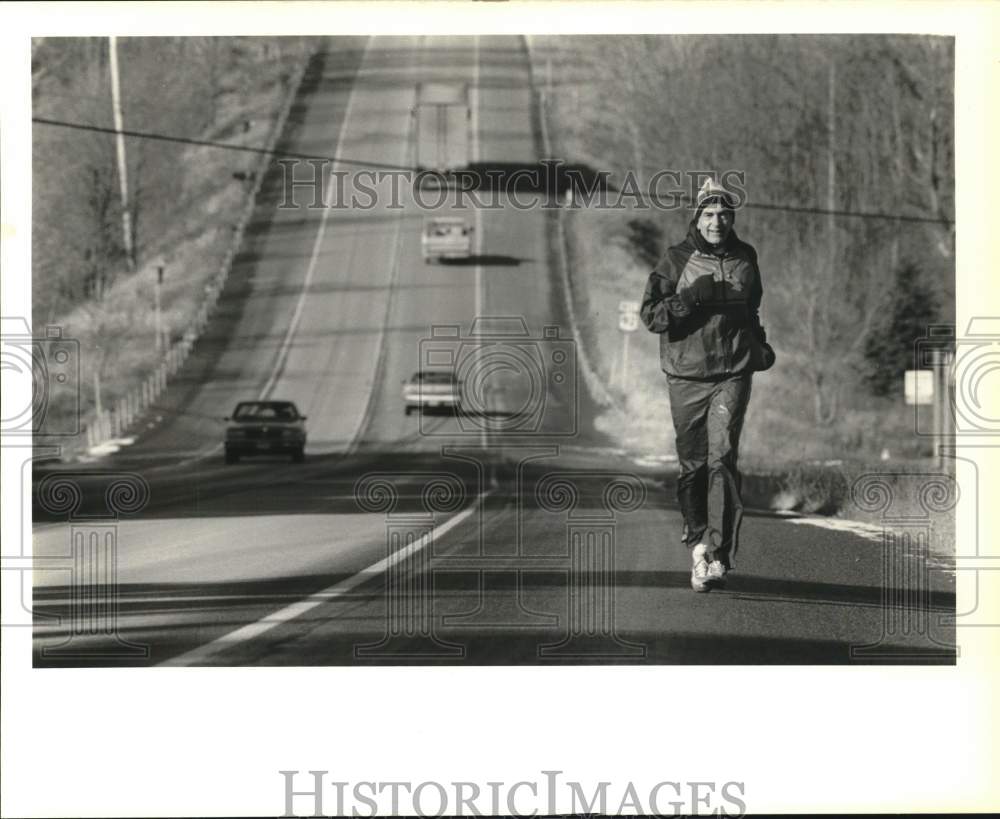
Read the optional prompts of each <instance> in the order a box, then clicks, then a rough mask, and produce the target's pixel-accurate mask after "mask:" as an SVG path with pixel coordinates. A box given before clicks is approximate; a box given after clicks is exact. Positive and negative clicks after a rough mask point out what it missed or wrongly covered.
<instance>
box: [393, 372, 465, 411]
mask: <svg viewBox="0 0 1000 819" xmlns="http://www.w3.org/2000/svg"><path fill="white" fill-rule="evenodd" d="M403 401H404V403H405V404H406V414H407V415H409V414H410V413H411V412H413V410H421V411H423V410H427V409H449V410H453V411H458V410H460V409H461V407H462V382H461V381H459V380H458V379H457V378H456V377H455V374H454V373H452V372H450V371H447V370H418V371H417V372H415V373H414V374H413V375H412V376H410V379H409V380H408V381H404V382H403Z"/></svg>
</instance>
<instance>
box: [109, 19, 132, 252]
mask: <svg viewBox="0 0 1000 819" xmlns="http://www.w3.org/2000/svg"><path fill="white" fill-rule="evenodd" d="M108 51H109V54H110V64H111V104H112V107H113V108H114V117H115V147H116V148H117V152H118V184H119V186H120V188H121V197H122V240H123V242H124V247H125V258H126V261H127V263H128V269H129V271H133V270H135V251H134V250H133V248H132V216H131V214H130V213H129V209H128V165H127V163H126V161H125V136H124V134H122V128H123V127H124V126H123V125H122V100H121V89H120V88H119V84H118V38H117V37H109V38H108Z"/></svg>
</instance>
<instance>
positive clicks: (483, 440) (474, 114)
mask: <svg viewBox="0 0 1000 819" xmlns="http://www.w3.org/2000/svg"><path fill="white" fill-rule="evenodd" d="M470 92H471V93H470V100H469V101H470V103H471V106H472V110H471V112H470V114H471V118H470V122H469V130H471V131H472V141H471V146H470V153H471V154H472V161H473V162H478V161H479V36H478V35H477V36H475V37H473V40H472V88H471V89H470ZM472 207H473V209H474V210H475V226H476V235H475V248H474V252H475V254H476V258H477V259H478V258H479V257H481V256H482V255H483V211H482V209H481V208H478V207H476V206H475V204H473V206H472ZM475 281H476V306H475V311H476V312H475V315H474V316H473V319H477V318H482V315H483V309H484V304H483V301H484V299H483V266H482V264H479V263H477V264H476V270H475ZM476 351H477V357H479V354H480V348H479V347H477V348H476ZM477 369H478V362H477ZM484 398H485V396H484ZM483 409H488V408H487V407H484V408H483ZM485 420H486V418H485V416H484V417H483V418H481V419H480V421H481V424H480V427H479V445H480V446H481V447H482V448H483V449H486V447H487V446H489V440H488V438H487V435H486V428H485V427H483V426H482V422H485Z"/></svg>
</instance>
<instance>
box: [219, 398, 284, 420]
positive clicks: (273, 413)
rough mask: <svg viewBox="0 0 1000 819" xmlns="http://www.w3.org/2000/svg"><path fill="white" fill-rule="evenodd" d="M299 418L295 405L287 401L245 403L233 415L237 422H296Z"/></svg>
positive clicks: (238, 406)
mask: <svg viewBox="0 0 1000 819" xmlns="http://www.w3.org/2000/svg"><path fill="white" fill-rule="evenodd" d="M298 417H299V412H298V410H297V409H296V408H295V404H292V403H290V402H287V401H285V402H276V401H245V402H244V403H242V404H239V405H237V407H236V411H235V412H234V413H233V418H235V419H236V420H237V421H295V420H297V419H298Z"/></svg>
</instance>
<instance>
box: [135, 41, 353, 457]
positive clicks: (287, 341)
mask: <svg viewBox="0 0 1000 819" xmlns="http://www.w3.org/2000/svg"><path fill="white" fill-rule="evenodd" d="M370 43H371V35H369V37H368V38H367V39H366V40H365V44H364V46H363V47H362V49H361V59H360V60H359V62H358V70H357V72H356V73H355V77H354V82H353V83H352V84H351V89H350V91H348V93H347V105H346V106H345V107H344V116H343V119H341V121H340V132H339V133H338V134H337V145H336V148H335V149H334V157H339V156H340V148H341V143H342V142H343V139H344V134H345V133H346V132H347V120H348V117H350V115H351V108H352V105H353V103H354V89H355V88H356V87H357V80H358V77H359V76H360V75H361V71H362V69H363V67H364V62H365V56H366V55H367V54H368V46H369V44H370ZM324 204H325V203H324ZM332 210H333V208H328V207H324V208H323V215H322V217H320V223H319V230H318V231H317V232H316V239H315V241H314V242H313V249H312V254H311V255H310V257H309V267H308V269H307V270H306V277H305V279H304V280H303V282H302V290H301V292H300V293H299V300H298V302H296V304H295V312H294V313H293V314H292V320H291V322H289V325H288V330H287V331H286V332H285V337H284V339H282V342H281V347H279V349H278V359H277V361H276V362H275V365H274V368H273V369H272V370H271V375H270V377H269V378H268V379H267V383H266V384H264V386H263V388H262V389H261V391H260V394H259V395H258V396H257V398H258V400H264V399H265V398H267V396H268V394H269V393H270V392H271V390H273V389H274V385H275V384H276V383H277V381H278V378H279V377H280V376H281V371H282V370H283V369H284V366H285V362H286V360H287V358H288V352H289V349H290V347H291V343H292V338H293V337H294V336H295V331H296V329H297V328H298V324H299V319H300V317H301V316H302V309H303V307H304V306H305V301H306V296H307V295H308V294H309V285H310V284H311V283H312V279H313V275H314V274H315V272H316V261H317V259H318V258H319V247H320V245H321V244H322V242H323V234H324V233H325V232H326V220H327V219H328V218H329V216H330V211H332ZM223 446H224V444H223V443H222V442H219V443H216V444H211V445H209V446H208V447H206V448H205V449H203V450H202V451H201V452H198V453H197V454H195V455H192V456H191V457H189V458H184V459H182V460H180V461H178V462H177V463H175V464H170V465H169V467H170V468H174V469H176V468H177V467H184V466H188V465H190V464H193V463H197V462H198V461H204V460H207V459H208V458H211V457H213V456H214V455H217V454H218V453H219V452H221V451H222V449H223ZM161 468H166V467H154V468H153V469H161Z"/></svg>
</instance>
